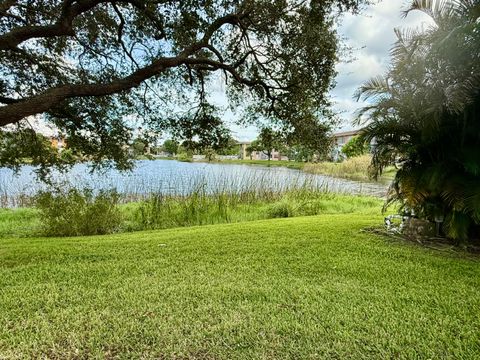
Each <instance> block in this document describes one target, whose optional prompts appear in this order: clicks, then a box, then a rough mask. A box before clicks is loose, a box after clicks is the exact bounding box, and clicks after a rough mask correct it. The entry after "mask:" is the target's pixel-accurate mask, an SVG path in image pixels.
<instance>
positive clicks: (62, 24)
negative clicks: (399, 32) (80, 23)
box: [0, 0, 102, 50]
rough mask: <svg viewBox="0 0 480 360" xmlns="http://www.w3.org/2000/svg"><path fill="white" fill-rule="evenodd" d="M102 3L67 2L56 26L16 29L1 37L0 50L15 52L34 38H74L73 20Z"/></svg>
mask: <svg viewBox="0 0 480 360" xmlns="http://www.w3.org/2000/svg"><path fill="white" fill-rule="evenodd" d="M101 2H102V1H101V0H84V1H78V2H77V3H75V4H73V5H72V2H71V1H70V0H65V1H64V3H63V7H62V13H61V15H60V17H59V19H58V20H57V22H56V23H55V24H52V25H42V26H35V25H28V26H22V27H18V28H15V29H13V30H12V31H10V32H8V33H6V34H3V35H1V36H0V50H7V49H13V50H15V49H16V48H17V46H18V45H19V44H21V43H22V42H24V41H27V40H29V39H33V38H40V37H41V38H50V37H55V36H66V35H70V36H73V35H74V32H73V27H72V24H73V20H74V19H75V18H76V17H77V16H78V15H80V14H82V13H84V12H86V11H88V10H90V9H92V8H94V7H95V6H96V5H98V4H99V3H101Z"/></svg>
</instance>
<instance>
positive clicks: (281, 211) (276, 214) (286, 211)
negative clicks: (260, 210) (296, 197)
mask: <svg viewBox="0 0 480 360" xmlns="http://www.w3.org/2000/svg"><path fill="white" fill-rule="evenodd" d="M292 216H294V211H293V208H292V206H291V204H289V203H288V202H279V203H276V204H273V205H271V206H270V207H269V208H268V209H267V217H269V218H287V217H292Z"/></svg>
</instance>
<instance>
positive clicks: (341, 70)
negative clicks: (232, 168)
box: [213, 0, 429, 141]
mask: <svg viewBox="0 0 480 360" xmlns="http://www.w3.org/2000/svg"><path fill="white" fill-rule="evenodd" d="M410 3H411V0H405V1H404V0H383V1H380V2H378V3H376V4H373V5H370V6H368V7H367V8H366V9H365V10H364V11H363V12H362V13H361V14H360V15H352V14H347V15H345V16H344V18H343V20H342V22H341V25H340V27H339V29H338V33H339V35H340V36H341V37H343V38H345V41H346V43H347V45H348V46H350V47H351V48H352V54H351V55H352V56H351V57H352V59H354V60H353V61H349V62H340V63H339V64H338V65H337V69H336V70H337V72H338V75H337V77H336V86H335V88H334V89H333V90H332V91H331V97H332V100H333V102H334V110H335V111H336V112H339V113H340V115H339V116H340V118H341V119H342V122H341V124H340V126H339V128H338V131H347V130H352V129H354V128H355V126H353V125H352V120H353V119H354V117H355V112H356V110H358V109H359V108H360V107H362V105H364V103H362V102H357V101H356V100H354V99H353V94H354V92H355V90H356V89H357V88H358V87H359V86H360V85H361V84H362V83H363V82H365V81H367V80H368V79H370V78H371V77H374V76H377V75H381V74H383V73H385V71H386V70H387V68H388V65H389V62H390V60H389V51H390V49H391V47H392V45H393V43H394V42H395V39H396V38H395V33H394V29H395V28H406V27H422V26H426V25H427V24H428V22H429V19H428V17H427V16H426V15H425V14H423V13H420V12H415V13H410V14H409V15H408V16H407V17H406V18H402V16H401V12H402V10H404V9H405V8H407V5H408V4H410ZM221 96H222V94H221V87H219V88H218V90H217V92H215V93H214V94H213V100H214V101H217V102H218V103H220V104H221V103H222V99H221ZM225 118H227V119H228V118H230V119H233V118H234V115H232V114H231V113H229V112H227V113H226V114H225ZM230 127H231V129H232V132H233V133H234V136H235V137H236V138H238V139H239V140H242V141H243V140H253V139H255V137H256V136H257V133H258V131H257V129H256V128H255V127H253V126H250V127H247V128H245V127H240V126H237V125H235V124H232V125H231V126H230Z"/></svg>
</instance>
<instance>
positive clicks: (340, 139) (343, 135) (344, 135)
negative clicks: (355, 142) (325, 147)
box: [332, 129, 362, 161]
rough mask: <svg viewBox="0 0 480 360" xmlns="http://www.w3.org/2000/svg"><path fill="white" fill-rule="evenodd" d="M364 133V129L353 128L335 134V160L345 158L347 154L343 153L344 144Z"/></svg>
mask: <svg viewBox="0 0 480 360" xmlns="http://www.w3.org/2000/svg"><path fill="white" fill-rule="evenodd" d="M361 133H362V129H358V130H351V131H342V132H338V133H335V134H333V143H334V145H333V150H332V158H333V160H334V161H339V160H343V159H344V158H345V156H344V155H343V153H342V148H343V146H344V145H345V144H346V143H348V142H349V141H350V140H351V139H352V138H353V137H355V136H358V135H360V134H361Z"/></svg>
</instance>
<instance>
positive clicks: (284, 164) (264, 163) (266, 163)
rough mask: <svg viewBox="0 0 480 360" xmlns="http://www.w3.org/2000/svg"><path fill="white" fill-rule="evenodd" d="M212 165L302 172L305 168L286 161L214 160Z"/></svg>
mask: <svg viewBox="0 0 480 360" xmlns="http://www.w3.org/2000/svg"><path fill="white" fill-rule="evenodd" d="M213 163H220V164H237V165H260V166H267V167H268V166H278V167H287V168H290V169H297V170H302V169H303V167H304V166H305V163H304V162H297V161H288V160H278V161H277V160H275V161H273V160H271V161H268V160H249V159H245V160H215V161H213Z"/></svg>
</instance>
